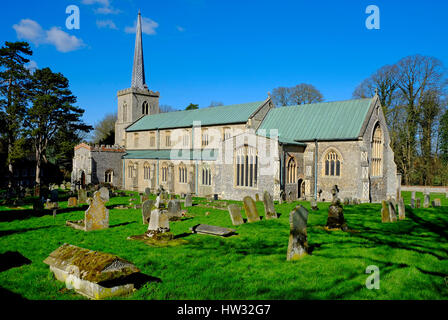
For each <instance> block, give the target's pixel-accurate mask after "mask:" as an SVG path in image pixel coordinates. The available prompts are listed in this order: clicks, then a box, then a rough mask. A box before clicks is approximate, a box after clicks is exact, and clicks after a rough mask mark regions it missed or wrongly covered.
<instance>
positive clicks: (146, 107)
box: [142, 101, 149, 114]
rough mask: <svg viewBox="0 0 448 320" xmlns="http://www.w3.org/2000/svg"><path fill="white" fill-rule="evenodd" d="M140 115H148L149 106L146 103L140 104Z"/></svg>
mask: <svg viewBox="0 0 448 320" xmlns="http://www.w3.org/2000/svg"><path fill="white" fill-rule="evenodd" d="M142 114H149V105H148V102H146V101H144V102H143V104H142Z"/></svg>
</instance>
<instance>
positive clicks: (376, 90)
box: [375, 88, 378, 96]
mask: <svg viewBox="0 0 448 320" xmlns="http://www.w3.org/2000/svg"><path fill="white" fill-rule="evenodd" d="M375 95H376V96H377V95H378V88H375Z"/></svg>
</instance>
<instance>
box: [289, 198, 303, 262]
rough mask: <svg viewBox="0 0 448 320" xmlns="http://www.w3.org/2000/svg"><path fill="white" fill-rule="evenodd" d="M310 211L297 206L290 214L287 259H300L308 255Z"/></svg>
mask: <svg viewBox="0 0 448 320" xmlns="http://www.w3.org/2000/svg"><path fill="white" fill-rule="evenodd" d="M307 222H308V211H307V210H306V209H305V208H304V207H303V206H302V205H300V206H297V207H295V209H294V210H293V211H291V212H290V214H289V226H290V231H289V242H288V252H287V254H286V260H298V259H300V258H302V257H303V256H305V255H307V250H308V239H307V231H306V225H307Z"/></svg>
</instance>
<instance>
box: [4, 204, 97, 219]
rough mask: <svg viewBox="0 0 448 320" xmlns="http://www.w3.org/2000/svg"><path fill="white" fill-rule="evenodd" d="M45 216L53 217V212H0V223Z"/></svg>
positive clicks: (82, 207)
mask: <svg viewBox="0 0 448 320" xmlns="http://www.w3.org/2000/svg"><path fill="white" fill-rule="evenodd" d="M88 207H89V206H88V205H83V206H78V207H71V208H60V209H57V214H61V213H67V212H73V211H82V210H84V211H85V210H87V208H88ZM47 215H53V210H48V209H43V210H33V209H24V210H1V211H0V222H11V221H14V220H26V219H29V218H40V217H43V216H47Z"/></svg>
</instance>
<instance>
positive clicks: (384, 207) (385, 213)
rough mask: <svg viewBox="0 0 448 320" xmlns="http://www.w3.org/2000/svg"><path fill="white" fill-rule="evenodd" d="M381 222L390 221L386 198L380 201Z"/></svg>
mask: <svg viewBox="0 0 448 320" xmlns="http://www.w3.org/2000/svg"><path fill="white" fill-rule="evenodd" d="M381 205H382V208H381V222H390V213H389V203H388V201H386V200H383V201H381Z"/></svg>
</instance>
